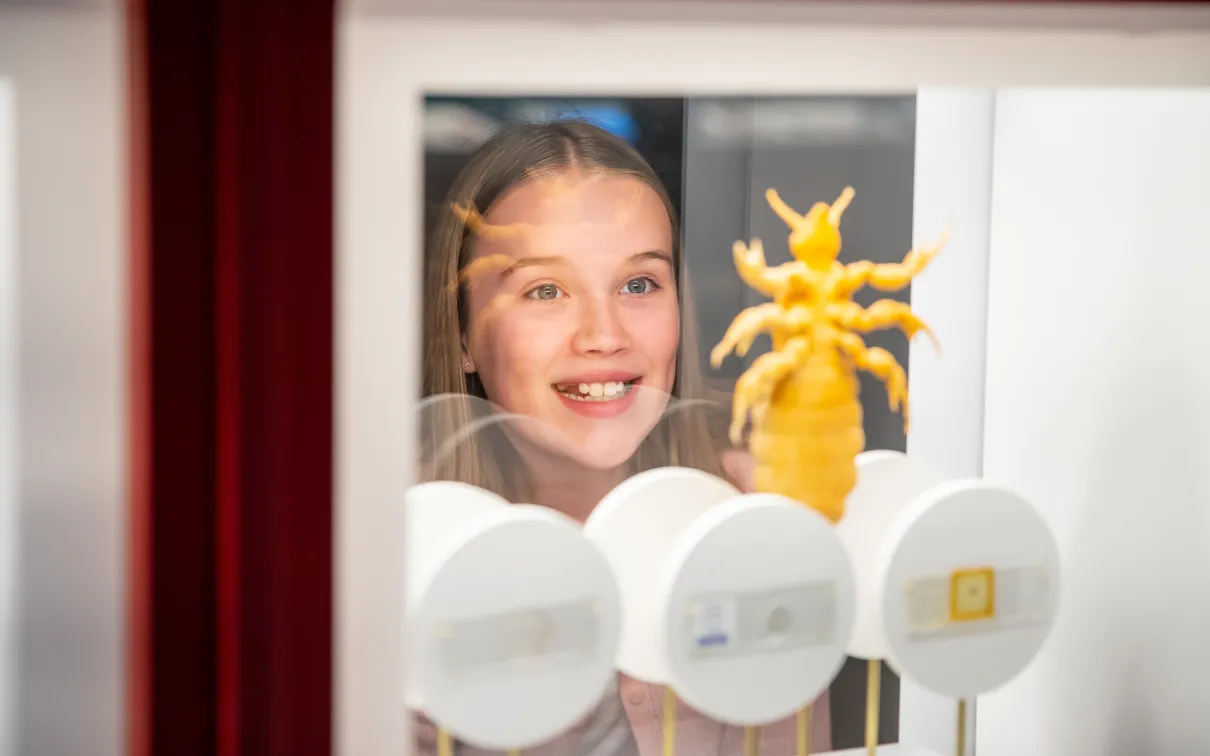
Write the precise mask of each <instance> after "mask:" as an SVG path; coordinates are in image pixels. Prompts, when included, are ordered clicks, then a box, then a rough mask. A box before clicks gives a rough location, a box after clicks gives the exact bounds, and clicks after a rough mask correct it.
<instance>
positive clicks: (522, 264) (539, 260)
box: [500, 255, 567, 279]
mask: <svg viewBox="0 0 1210 756" xmlns="http://www.w3.org/2000/svg"><path fill="white" fill-rule="evenodd" d="M566 263H567V260H565V259H564V258H562V257H559V256H558V255H549V256H546V257H521V258H518V259H517V260H516V262H514V263H513V264H512V265H509V266H508V267H507V268H505V269H504V270H503V271H501V272H500V278H502V279H503V278H508V277H509V276H511V275H512V274H513V273H516V272H517V271H518V270H521V269H522V268H532V267H534V266H537V265H565V264H566Z"/></svg>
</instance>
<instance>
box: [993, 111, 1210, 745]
mask: <svg viewBox="0 0 1210 756" xmlns="http://www.w3.org/2000/svg"><path fill="white" fill-rule="evenodd" d="M994 166H995V167H994V188H993V196H994V198H995V204H994V206H993V216H992V245H991V250H992V257H991V287H990V292H989V305H990V310H989V319H988V360H987V396H986V401H987V414H986V419H985V431H986V433H985V444H984V471H985V473H986V475H987V477H988V478H989V479H991V480H993V481H997V482H1002V483H1006V484H1008V485H1010V486H1013V487H1015V488H1017V489H1018V490H1019V491H1021V492H1022V493H1024V494H1025V495H1026V496H1028V497H1030V498H1032V499H1033V500H1034V501H1035V502H1037V503H1038V504H1039V505H1040V507H1041V508H1042V510H1043V512H1044V514H1045V515H1046V516H1047V517H1048V518H1049V519H1050V521H1051V522H1052V524H1053V526H1054V527H1055V529H1056V532H1057V534H1058V537H1059V541H1060V549H1061V553H1062V557H1063V559H1064V561H1065V564H1064V568H1063V569H1064V585H1063V588H1062V596H1063V603H1062V605H1061V607H1060V612H1059V618H1058V622H1057V625H1056V628H1055V632H1054V635H1053V637H1052V638H1051V640H1050V642H1049V643H1048V645H1047V646H1046V647H1045V648H1044V649H1043V651H1042V653H1041V655H1040V656H1039V657H1038V659H1037V660H1036V661H1035V663H1034V665H1033V666H1032V667H1031V668H1030V669H1029V670H1027V671H1026V672H1025V674H1024V675H1023V676H1022V677H1021V678H1019V679H1018V680H1017V681H1016V682H1014V683H1011V684H1010V685H1009V686H1008V687H1007V688H1006V689H1004V690H1002V691H1001V692H998V693H994V694H992V695H989V696H987V697H985V698H984V699H982V700H981V701H980V703H979V732H978V747H979V754H980V756H1020V754H1031V756H1102V755H1103V754H1107V753H1123V754H1127V753H1129V754H1144V753H1146V754H1184V753H1189V754H1192V753H1205V752H1206V751H1207V748H1210V746H1208V745H1207V744H1210V718H1208V717H1206V715H1205V707H1206V701H1210V654H1207V653H1206V638H1207V636H1208V635H1210V593H1208V592H1207V591H1206V586H1207V585H1208V584H1210V477H1207V475H1206V471H1205V466H1206V463H1207V461H1208V460H1210V393H1208V392H1207V389H1206V387H1207V386H1208V385H1210V325H1208V324H1207V318H1206V312H1207V309H1206V304H1205V303H1206V298H1207V291H1206V287H1207V284H1208V283H1210V222H1207V220H1208V215H1207V213H1208V212H1210V90H1199V91H1193V90H1177V89H1173V90H1153V91H1141V90H1095V91H1094V90H1089V91H1071V90H1048V91H1033V90H1024V91H1007V92H1004V93H1002V94H1000V95H999V97H998V99H997V105H996V145H995V163H994Z"/></svg>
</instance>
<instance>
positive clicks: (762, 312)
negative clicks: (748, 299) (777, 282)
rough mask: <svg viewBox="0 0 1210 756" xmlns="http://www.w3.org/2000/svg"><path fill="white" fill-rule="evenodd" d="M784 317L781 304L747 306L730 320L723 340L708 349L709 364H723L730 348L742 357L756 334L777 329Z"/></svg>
mask: <svg viewBox="0 0 1210 756" xmlns="http://www.w3.org/2000/svg"><path fill="white" fill-rule="evenodd" d="M785 319H786V316H785V310H783V309H782V308H781V305H778V304H774V303H773V302H770V303H768V304H763V305H757V306H756V307H749V308H748V309H746V310H744V311H743V312H741V313H740V314H739V315H738V316H736V318H735V320H733V321H732V322H731V327H730V328H728V329H727V333H726V334H725V335H724V336H723V340H722V341H720V342H719V343H718V346H716V347H714V349H712V350H711V351H710V364H711V365H713V366H714V367H718V366H719V365H721V364H723V358H725V357H726V356H727V355H728V354H729V353H730V352H731V350H732V349H734V350H735V353H736V354H737V355H739V356H740V357H743V356H744V355H745V354H747V353H748V350H749V349H751V348H752V342H753V341H755V340H756V337H757V336H758V335H760V334H761V333H762V332H765V331H774V330H777V329H779V328H780V327H782V326H783V324H784V321H785Z"/></svg>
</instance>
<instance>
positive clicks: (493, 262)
mask: <svg viewBox="0 0 1210 756" xmlns="http://www.w3.org/2000/svg"><path fill="white" fill-rule="evenodd" d="M645 260H660V261H663V262H664V263H666V264H667V265H668V267H669V268H671V267H673V265H672V255H669V254H668V253H667V252H664V251H662V250H658V249H649V250H646V251H645V252H639V253H637V254H634V255H631V256H630V259H629V260H628V261H627V262H630V263H639V262H643V261H645ZM566 264H567V259H566V258H563V257H560V256H558V255H548V256H544V257H521V258H518V259H516V260H514V261H512V262H509V258H508V257H507V256H506V255H502V254H495V255H490V256H488V257H482V258H480V259H478V260H476V261H474V262H472V263H471V264H470V265H468V266H467V267H466V268H464V269H463V271H462V275H460V276H459V279H460V280H461V281H466V280H467V279H468V278H471V277H472V276H476V275H479V274H481V273H485V272H487V271H488V270H489V269H491V268H499V269H500V280H504V279H505V278H508V277H509V276H511V275H512V274H513V273H516V272H517V271H518V270H521V269H522V268H532V267H536V266H539V265H566Z"/></svg>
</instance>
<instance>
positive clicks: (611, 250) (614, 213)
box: [474, 174, 672, 257]
mask: <svg viewBox="0 0 1210 756" xmlns="http://www.w3.org/2000/svg"><path fill="white" fill-rule="evenodd" d="M483 220H484V223H485V224H486V226H487V227H488V228H489V229H490V232H489V233H488V234H485V235H483V236H481V237H480V239H479V243H478V244H476V245H475V246H476V253H475V255H474V256H475V257H481V256H483V255H485V254H493V255H497V254H502V255H505V256H508V257H527V256H532V255H537V254H545V255H549V254H560V255H565V256H567V257H583V256H593V257H602V256H610V257H612V256H614V255H623V256H629V255H632V254H633V253H635V252H639V251H646V250H651V249H656V250H663V251H669V250H670V247H671V244H672V225H671V223H670V222H669V218H668V211H667V209H666V207H665V206H664V203H663V201H662V200H661V199H660V197H659V195H658V194H656V193H655V191H654V190H653V189H652V188H651V187H649V186H648V185H647V184H645V183H644V182H642V181H640V180H639V179H636V178H632V177H629V176H618V175H609V174H603V175H602V174H595V175H589V176H586V177H579V176H573V177H563V178H561V179H560V178H553V179H550V180H545V181H540V180H530V181H527V182H525V183H524V184H522V185H521V186H519V187H517V188H516V189H514V190H512V191H510V192H509V193H508V194H507V195H505V196H504V197H502V198H501V199H500V200H499V201H497V202H496V203H495V204H494V205H493V206H492V208H491V209H490V210H489V211H488V213H487V215H486V217H485V218H484V219H483Z"/></svg>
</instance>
